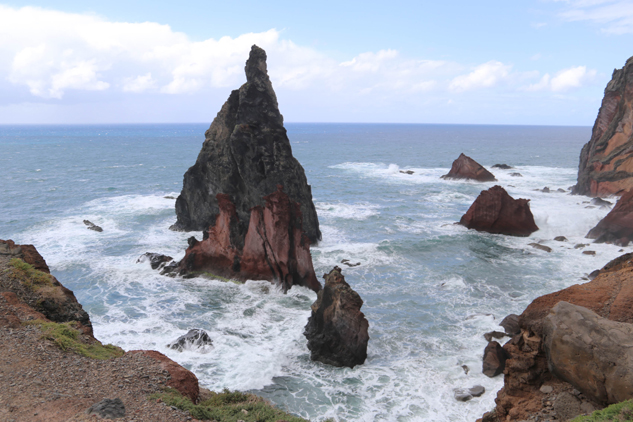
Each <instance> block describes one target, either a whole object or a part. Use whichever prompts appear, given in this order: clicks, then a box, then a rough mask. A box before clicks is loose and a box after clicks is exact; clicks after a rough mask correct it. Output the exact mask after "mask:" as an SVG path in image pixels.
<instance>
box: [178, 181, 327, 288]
mask: <svg viewBox="0 0 633 422" xmlns="http://www.w3.org/2000/svg"><path fill="white" fill-rule="evenodd" d="M264 201H265V205H264V206H263V207H261V206H256V207H254V208H252V209H251V215H250V218H249V225H248V230H247V232H246V235H245V236H244V238H242V237H241V235H240V224H241V222H240V219H239V217H238V214H237V210H236V206H235V204H234V203H233V201H232V200H231V198H230V197H229V196H228V195H226V194H218V195H217V202H218V204H219V209H220V213H219V214H218V216H217V217H216V221H215V224H214V225H213V226H211V227H210V228H209V231H208V232H207V238H206V239H204V240H202V241H197V240H195V239H190V242H189V248H187V251H186V253H185V257H184V258H183V259H182V261H180V264H179V269H180V271H181V272H186V273H195V272H210V273H212V274H214V275H216V276H220V277H225V278H231V279H234V280H240V281H245V280H269V281H274V282H276V283H279V284H280V285H281V287H282V288H283V289H284V291H287V290H288V289H289V288H291V287H292V286H294V285H299V286H305V287H308V288H310V289H312V290H314V291H315V292H318V291H319V290H320V289H321V283H319V281H318V280H317V278H316V275H315V273H314V268H313V266H312V257H311V256H310V240H309V239H308V238H307V236H306V235H305V234H304V233H303V231H302V229H301V218H302V215H301V208H300V206H299V204H297V203H294V202H292V201H291V200H290V198H289V197H288V195H286V194H285V192H284V191H283V190H282V187H281V185H279V186H278V190H277V191H276V192H274V193H272V194H270V195H267V196H265V197H264Z"/></svg>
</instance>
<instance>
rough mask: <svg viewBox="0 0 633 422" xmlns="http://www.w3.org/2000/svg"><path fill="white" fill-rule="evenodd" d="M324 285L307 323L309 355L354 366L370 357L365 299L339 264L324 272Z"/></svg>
mask: <svg viewBox="0 0 633 422" xmlns="http://www.w3.org/2000/svg"><path fill="white" fill-rule="evenodd" d="M324 278H325V286H324V287H323V290H321V291H320V292H319V293H318V296H317V300H316V301H315V302H314V303H313V304H312V314H311V315H310V318H309V319H308V324H307V325H306V326H305V331H304V335H305V336H306V338H307V339H308V349H310V351H311V355H310V358H311V359H312V360H315V361H319V362H323V363H326V364H328V365H334V366H347V367H350V368H353V367H354V366H356V365H361V364H363V363H364V362H365V359H366V358H367V342H368V341H369V334H368V328H369V323H368V322H367V319H366V318H365V315H364V314H363V313H362V312H361V311H360V308H361V306H363V300H362V299H361V298H360V296H359V295H358V293H356V292H355V291H354V290H353V289H352V288H351V287H350V286H349V284H347V282H346V281H345V278H344V277H343V275H342V274H341V269H340V268H339V267H334V269H333V270H332V271H330V273H329V274H325V275H324Z"/></svg>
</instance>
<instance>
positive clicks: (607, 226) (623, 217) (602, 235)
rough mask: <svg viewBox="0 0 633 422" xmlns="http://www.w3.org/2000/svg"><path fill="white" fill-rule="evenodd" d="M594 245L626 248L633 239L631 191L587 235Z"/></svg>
mask: <svg viewBox="0 0 633 422" xmlns="http://www.w3.org/2000/svg"><path fill="white" fill-rule="evenodd" d="M587 238H588V239H595V241H594V243H616V244H620V245H624V246H626V245H627V244H628V243H629V241H630V240H631V239H633V190H631V191H628V192H626V193H625V194H624V195H622V197H621V198H620V199H619V200H618V202H617V204H615V207H613V209H612V210H611V211H609V214H607V215H606V216H605V217H604V218H603V219H602V220H600V222H599V223H598V225H597V226H596V227H594V228H593V229H591V230H590V231H589V233H587Z"/></svg>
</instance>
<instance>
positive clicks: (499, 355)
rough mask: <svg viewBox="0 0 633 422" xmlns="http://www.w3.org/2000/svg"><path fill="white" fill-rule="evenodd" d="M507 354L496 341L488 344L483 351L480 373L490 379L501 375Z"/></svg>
mask: <svg viewBox="0 0 633 422" xmlns="http://www.w3.org/2000/svg"><path fill="white" fill-rule="evenodd" d="M508 357H509V355H508V353H507V352H506V351H505V350H504V349H503V347H501V345H500V344H499V343H497V342H496V341H491V342H489V343H488V345H487V346H486V348H485V349H484V358H483V367H482V372H483V373H484V375H486V376H488V377H490V378H492V377H496V376H497V375H499V374H501V373H502V372H503V370H504V369H505V367H506V360H507V359H508Z"/></svg>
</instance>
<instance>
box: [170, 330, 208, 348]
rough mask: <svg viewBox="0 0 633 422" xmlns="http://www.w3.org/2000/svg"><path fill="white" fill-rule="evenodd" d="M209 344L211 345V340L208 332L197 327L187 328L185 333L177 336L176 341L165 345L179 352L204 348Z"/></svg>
mask: <svg viewBox="0 0 633 422" xmlns="http://www.w3.org/2000/svg"><path fill="white" fill-rule="evenodd" d="M210 346H213V341H211V338H210V337H209V334H207V332H206V331H204V330H199V329H197V328H196V329H193V330H189V331H188V332H187V334H185V335H182V336H180V337H178V338H177V339H176V341H174V342H173V343H169V344H168V345H167V347H169V348H170V349H174V350H178V351H179V352H182V351H183V350H186V349H201V348H202V349H205V348H207V347H210Z"/></svg>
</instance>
